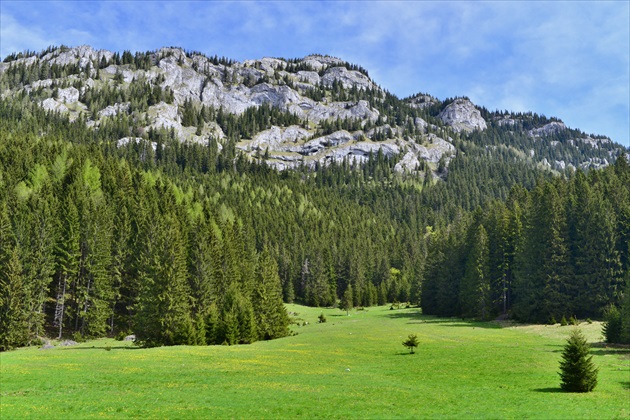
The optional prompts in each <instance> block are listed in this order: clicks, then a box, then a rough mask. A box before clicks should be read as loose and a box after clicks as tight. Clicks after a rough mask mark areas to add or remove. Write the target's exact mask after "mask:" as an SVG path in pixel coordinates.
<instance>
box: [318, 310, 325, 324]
mask: <svg viewBox="0 0 630 420" xmlns="http://www.w3.org/2000/svg"><path fill="white" fill-rule="evenodd" d="M317 319H319V323H320V324H323V323H324V322H326V316H325V315H324V313H323V312H322V313H321V314H319V316H318V317H317Z"/></svg>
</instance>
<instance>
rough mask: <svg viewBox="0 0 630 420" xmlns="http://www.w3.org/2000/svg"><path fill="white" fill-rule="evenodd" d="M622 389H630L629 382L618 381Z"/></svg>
mask: <svg viewBox="0 0 630 420" xmlns="http://www.w3.org/2000/svg"><path fill="white" fill-rule="evenodd" d="M619 383H620V384H621V386H622V387H623V388H624V389H630V382H619Z"/></svg>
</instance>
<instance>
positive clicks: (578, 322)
mask: <svg viewBox="0 0 630 420" xmlns="http://www.w3.org/2000/svg"><path fill="white" fill-rule="evenodd" d="M569 324H571V325H580V321H578V319H577V318H576V317H575V315H573V316H571V318H569Z"/></svg>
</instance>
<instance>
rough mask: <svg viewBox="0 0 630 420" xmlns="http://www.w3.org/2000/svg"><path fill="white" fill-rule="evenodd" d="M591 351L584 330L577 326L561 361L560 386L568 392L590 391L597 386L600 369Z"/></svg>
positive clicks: (565, 347) (572, 332)
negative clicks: (590, 354) (594, 361)
mask: <svg viewBox="0 0 630 420" xmlns="http://www.w3.org/2000/svg"><path fill="white" fill-rule="evenodd" d="M589 352H590V346H589V345H588V343H587V342H586V338H585V337H584V335H583V334H582V332H581V331H580V330H579V329H577V328H576V329H574V330H573V331H571V335H569V338H568V339H567V344H566V345H565V346H564V350H563V351H562V360H561V361H560V372H558V374H559V375H560V379H561V383H560V388H562V389H563V390H565V391H568V392H590V391H592V390H593V389H594V388H595V386H596V385H597V372H598V370H599V369H598V368H597V367H596V366H595V364H594V363H593V360H592V359H593V356H589Z"/></svg>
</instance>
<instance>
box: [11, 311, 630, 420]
mask: <svg viewBox="0 0 630 420" xmlns="http://www.w3.org/2000/svg"><path fill="white" fill-rule="evenodd" d="M288 310H289V311H290V312H291V313H292V316H293V318H294V321H295V323H294V325H293V327H292V328H293V330H294V331H295V332H296V333H297V335H294V336H291V337H286V338H283V339H279V340H274V341H267V342H257V343H254V344H252V345H243V346H231V347H228V346H209V347H161V348H152V349H138V348H137V347H135V346H134V345H133V344H131V343H129V342H120V341H115V340H111V339H103V340H95V341H89V342H86V343H81V344H79V345H77V346H70V347H61V346H56V347H55V348H52V349H49V350H40V349H37V348H27V349H19V350H16V351H11V352H6V353H2V354H1V355H0V361H1V390H0V396H1V403H0V404H1V405H0V408H1V410H2V411H1V413H0V414H1V417H2V418H3V419H9V418H25V417H31V418H45V417H48V418H50V417H52V418H62V417H64V418H70V417H72V418H89V417H116V418H120V417H150V418H156V417H157V418H227V417H231V418H233V417H237V418H251V417H255V418H297V417H303V418H422V417H442V418H479V417H483V418H598V419H601V418H628V416H630V354H629V352H628V350H627V349H615V348H607V347H604V346H603V345H599V344H596V345H595V346H594V347H593V349H592V354H593V355H594V357H593V360H594V362H595V364H596V365H597V366H599V369H600V370H599V384H598V386H597V387H596V388H595V391H594V392H592V393H588V394H571V393H565V392H561V390H560V386H559V376H558V374H557V371H558V362H559V360H560V353H561V351H562V347H563V345H564V343H565V339H566V337H567V336H568V334H569V332H570V330H571V328H573V327H560V326H558V325H555V326H540V325H529V326H511V325H506V324H503V325H499V324H498V323H492V322H491V323H476V322H468V321H463V320H461V319H440V318H435V317H429V316H423V315H421V314H420V311H419V310H418V309H415V308H410V309H398V310H390V309H389V307H377V308H367V309H366V310H358V311H357V310H354V311H351V312H350V316H346V314H345V311H344V312H342V311H340V310H338V309H324V310H323V311H322V310H321V309H317V308H306V307H302V306H298V305H288ZM321 313H323V314H324V315H325V317H326V319H327V322H325V323H318V322H317V321H318V316H319V315H320V314H321ZM305 323H306V325H304V324H305ZM298 324H299V325H298ZM580 328H581V329H582V330H583V332H584V333H585V335H586V336H587V338H588V339H589V341H590V342H591V343H596V342H599V341H601V325H600V324H599V323H597V322H595V323H593V324H586V323H584V324H582V325H580ZM409 334H416V335H417V336H418V339H419V342H420V344H419V346H418V348H417V350H416V353H415V354H410V353H409V351H408V350H407V349H406V348H404V347H403V345H402V342H403V341H404V339H405V338H406V337H407V336H408V335H409Z"/></svg>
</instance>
